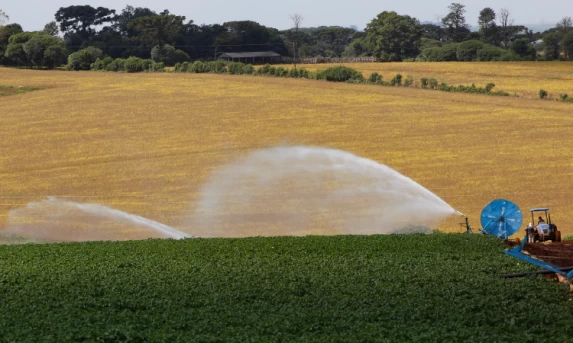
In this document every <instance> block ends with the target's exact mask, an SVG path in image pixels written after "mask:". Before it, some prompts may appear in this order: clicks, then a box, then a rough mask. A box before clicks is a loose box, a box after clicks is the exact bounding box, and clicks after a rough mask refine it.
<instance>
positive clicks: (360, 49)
mask: <svg viewBox="0 0 573 343" xmlns="http://www.w3.org/2000/svg"><path fill="white" fill-rule="evenodd" d="M366 46H367V44H365V43H364V38H357V39H355V40H353V41H352V42H351V43H350V44H349V45H348V46H347V47H346V48H345V49H344V51H343V52H342V57H360V56H365V55H369V54H370V51H369V50H368V48H367V47H366Z"/></svg>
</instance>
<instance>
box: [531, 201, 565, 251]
mask: <svg viewBox="0 0 573 343" xmlns="http://www.w3.org/2000/svg"><path fill="white" fill-rule="evenodd" d="M529 212H531V223H529V225H528V226H527V228H525V233H526V236H527V242H528V243H535V242H545V241H553V242H561V231H559V230H558V229H557V226H556V225H555V224H553V223H551V214H549V208H546V207H543V208H532V209H531V210H529ZM540 212H543V213H545V219H543V217H542V216H539V221H538V223H537V226H535V215H536V213H540Z"/></svg>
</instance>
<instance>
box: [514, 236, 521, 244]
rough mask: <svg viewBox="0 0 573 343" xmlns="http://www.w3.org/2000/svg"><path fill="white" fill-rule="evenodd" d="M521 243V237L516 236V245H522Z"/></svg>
mask: <svg viewBox="0 0 573 343" xmlns="http://www.w3.org/2000/svg"><path fill="white" fill-rule="evenodd" d="M520 244H521V239H519V237H516V238H515V245H520Z"/></svg>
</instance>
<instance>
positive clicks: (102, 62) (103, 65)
mask: <svg viewBox="0 0 573 343" xmlns="http://www.w3.org/2000/svg"><path fill="white" fill-rule="evenodd" d="M111 63H113V58H111V57H110V56H106V57H105V58H103V59H102V58H98V59H97V60H96V61H95V62H94V64H93V65H92V70H107V67H108V66H109V65H110V64H111Z"/></svg>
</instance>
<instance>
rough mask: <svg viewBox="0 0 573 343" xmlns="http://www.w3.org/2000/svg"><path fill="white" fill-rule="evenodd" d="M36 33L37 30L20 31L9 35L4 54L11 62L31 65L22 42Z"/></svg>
mask: <svg viewBox="0 0 573 343" xmlns="http://www.w3.org/2000/svg"><path fill="white" fill-rule="evenodd" d="M38 34H39V32H21V33H17V34H15V35H12V36H10V39H8V46H7V47H6V52H5V53H4V56H5V57H6V58H8V59H10V60H11V62H12V63H13V64H16V65H22V66H31V64H30V61H29V60H28V57H27V56H26V52H25V51H24V44H26V43H27V42H28V41H29V40H30V39H32V38H34V36H36V35H38Z"/></svg>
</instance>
